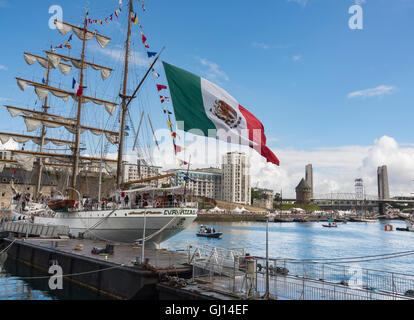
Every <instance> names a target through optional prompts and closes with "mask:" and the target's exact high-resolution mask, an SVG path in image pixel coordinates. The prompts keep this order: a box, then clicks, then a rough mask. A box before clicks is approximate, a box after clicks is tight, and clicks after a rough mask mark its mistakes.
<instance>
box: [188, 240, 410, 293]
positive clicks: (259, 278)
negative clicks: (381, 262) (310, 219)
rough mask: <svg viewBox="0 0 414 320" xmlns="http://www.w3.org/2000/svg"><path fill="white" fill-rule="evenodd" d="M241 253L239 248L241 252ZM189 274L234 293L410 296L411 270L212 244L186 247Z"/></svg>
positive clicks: (210, 286)
mask: <svg viewBox="0 0 414 320" xmlns="http://www.w3.org/2000/svg"><path fill="white" fill-rule="evenodd" d="M242 253H243V254H242ZM188 257H189V263H190V264H191V265H192V266H193V280H202V282H203V283H204V285H205V286H208V287H209V288H210V289H212V290H220V291H221V292H228V293H229V294H231V295H234V296H236V297H239V298H253V299H258V298H260V297H263V296H268V295H270V296H271V297H274V298H278V299H293V300H413V299H414V276H412V275H406V274H398V273H392V272H386V271H378V270H370V269H362V268H353V267H349V266H341V265H334V264H329V263H317V262H303V261H302V262H301V261H292V260H278V259H277V260H276V259H270V261H269V268H268V274H269V277H268V278H267V276H266V274H267V272H266V260H265V259H262V258H254V259H252V258H248V257H246V256H244V251H243V250H241V251H231V250H228V249H222V248H216V247H204V248H192V249H189V251H188Z"/></svg>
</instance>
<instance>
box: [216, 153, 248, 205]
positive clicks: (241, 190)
mask: <svg viewBox="0 0 414 320" xmlns="http://www.w3.org/2000/svg"><path fill="white" fill-rule="evenodd" d="M222 170H223V193H222V194H223V200H224V201H227V202H233V203H240V204H246V205H250V202H251V189H250V163H249V157H248V156H247V155H246V154H245V153H241V152H228V153H227V154H225V155H224V156H223V163H222Z"/></svg>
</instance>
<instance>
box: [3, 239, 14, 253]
mask: <svg viewBox="0 0 414 320" xmlns="http://www.w3.org/2000/svg"><path fill="white" fill-rule="evenodd" d="M15 242H16V239H14V240H13V241H12V242H11V243H10V244H9V245H8V246H7V247H6V248H4V249H3V251H2V252H0V254H3V253H4V252H7V251H8V250H9V249H10V247H11V246H12V245H13V243H15Z"/></svg>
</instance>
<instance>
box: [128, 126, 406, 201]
mask: <svg viewBox="0 0 414 320" xmlns="http://www.w3.org/2000/svg"><path fill="white" fill-rule="evenodd" d="M156 134H157V137H158V140H159V142H160V150H158V149H156V148H153V149H152V150H151V151H152V160H153V161H152V163H153V164H155V165H158V166H162V167H163V168H164V169H172V168H178V162H177V160H176V157H175V155H174V152H173V147H172V143H171V136H170V133H169V131H168V130H164V129H163V130H157V133H156ZM179 134H180V136H181V137H182V140H179V141H177V144H178V145H180V146H185V147H186V149H185V151H184V152H181V153H179V154H178V158H180V159H182V160H185V161H188V160H189V158H190V155H191V169H195V168H204V167H210V166H213V167H218V166H220V165H221V162H222V156H223V155H224V154H225V153H226V152H229V151H241V152H246V153H248V154H249V156H250V163H251V169H250V174H251V184H252V186H255V185H256V184H257V183H258V185H259V187H263V188H270V189H273V190H275V191H276V192H279V191H280V190H281V189H282V190H283V196H284V197H289V198H295V188H296V186H297V185H298V184H299V182H300V180H301V179H302V178H303V177H304V176H305V166H306V165H307V164H309V163H311V164H312V165H313V169H314V174H313V175H314V193H315V194H327V193H330V192H340V193H354V192H355V187H354V181H355V179H357V178H362V179H363V180H364V186H365V190H366V193H367V194H368V195H373V196H375V195H377V193H378V189H377V168H378V167H379V166H382V165H387V166H388V178H389V187H390V193H391V196H395V195H401V194H404V195H409V194H410V193H411V192H414V182H413V181H412V180H414V147H413V146H411V145H408V146H407V145H406V144H404V147H402V146H401V145H399V144H398V143H397V141H396V140H395V139H394V138H392V137H388V136H383V137H381V138H380V139H377V140H375V141H374V143H373V145H371V146H358V145H355V146H338V147H329V148H315V149H312V150H306V151H305V150H298V149H293V148H286V149H277V148H272V151H273V152H274V153H275V154H276V156H277V157H278V158H279V160H280V163H281V165H280V167H277V166H275V165H273V164H270V163H266V161H265V159H264V158H263V157H261V156H260V155H259V154H258V153H257V152H256V151H254V150H252V149H250V148H248V147H245V146H239V145H230V144H226V143H224V142H221V141H216V140H214V139H206V138H204V137H201V136H195V135H191V134H184V133H181V132H180V133H179ZM129 157H130V158H129V160H130V161H132V162H136V155H135V156H134V155H132V153H131V154H130V156H129Z"/></svg>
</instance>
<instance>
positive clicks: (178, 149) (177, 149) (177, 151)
mask: <svg viewBox="0 0 414 320" xmlns="http://www.w3.org/2000/svg"><path fill="white" fill-rule="evenodd" d="M184 149H185V148H184V147H180V146H177V145H176V144H174V151H175V153H179V152H181V151H183V150H184Z"/></svg>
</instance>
